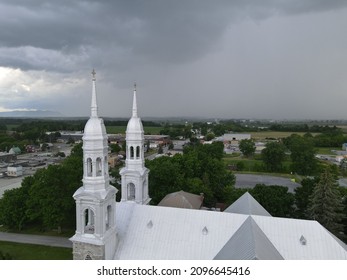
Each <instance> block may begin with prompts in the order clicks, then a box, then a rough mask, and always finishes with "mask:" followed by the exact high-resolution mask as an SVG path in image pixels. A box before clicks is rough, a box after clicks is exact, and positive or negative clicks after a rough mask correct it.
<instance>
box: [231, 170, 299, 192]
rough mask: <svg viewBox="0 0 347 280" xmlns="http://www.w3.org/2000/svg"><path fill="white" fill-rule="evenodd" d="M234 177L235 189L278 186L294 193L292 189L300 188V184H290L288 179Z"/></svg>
mask: <svg viewBox="0 0 347 280" xmlns="http://www.w3.org/2000/svg"><path fill="white" fill-rule="evenodd" d="M235 176H236V183H235V187H236V188H253V187H255V185H256V184H265V185H279V186H285V187H288V191H289V192H291V193H294V189H295V188H296V187H299V186H300V184H298V183H295V182H292V181H291V180H290V179H289V178H283V177H276V176H268V175H254V174H235Z"/></svg>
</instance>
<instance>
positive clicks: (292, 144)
mask: <svg viewBox="0 0 347 280" xmlns="http://www.w3.org/2000/svg"><path fill="white" fill-rule="evenodd" d="M284 143H285V145H286V146H287V148H288V149H289V150H290V152H291V154H290V157H291V159H292V165H291V168H292V170H293V171H294V172H297V173H298V174H301V175H314V174H316V172H317V160H316V158H315V153H316V150H315V148H314V145H313V141H312V139H311V138H309V137H301V136H299V135H297V134H292V135H291V136H289V137H287V138H286V139H285V141H284Z"/></svg>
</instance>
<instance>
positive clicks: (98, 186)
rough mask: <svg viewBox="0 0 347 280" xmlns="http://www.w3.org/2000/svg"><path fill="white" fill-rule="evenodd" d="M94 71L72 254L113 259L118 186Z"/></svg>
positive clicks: (78, 258) (98, 258)
mask: <svg viewBox="0 0 347 280" xmlns="http://www.w3.org/2000/svg"><path fill="white" fill-rule="evenodd" d="M95 82H96V78H95V71H94V70H93V72H92V84H93V88H92V102H91V115H90V118H89V120H88V122H87V124H86V125H85V128H84V134H83V138H82V139H83V186H82V187H80V188H79V189H78V190H77V191H76V192H75V194H74V195H73V197H74V199H75V201H76V232H75V235H74V236H73V237H72V238H71V239H70V240H71V241H72V242H73V258H74V259H75V260H84V259H95V260H104V259H113V256H114V253H115V251H116V246H117V233H116V201H115V195H116V193H117V189H116V188H115V187H113V186H111V185H110V184H109V174H108V161H107V157H108V144H107V134H106V129H105V125H104V122H103V120H102V119H101V118H99V117H98V107H97V96H96V85H95Z"/></svg>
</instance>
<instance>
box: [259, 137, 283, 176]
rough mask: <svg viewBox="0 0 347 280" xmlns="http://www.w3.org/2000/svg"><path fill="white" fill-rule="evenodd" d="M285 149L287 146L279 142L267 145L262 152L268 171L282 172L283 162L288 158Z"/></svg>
mask: <svg viewBox="0 0 347 280" xmlns="http://www.w3.org/2000/svg"><path fill="white" fill-rule="evenodd" d="M285 149H286V148H285V146H284V145H283V144H281V143H278V142H268V143H267V144H266V145H265V149H263V150H262V151H261V156H262V159H263V162H264V164H265V167H266V169H267V170H268V171H270V172H276V171H281V170H282V168H283V166H282V162H283V160H284V159H285V156H286V154H285Z"/></svg>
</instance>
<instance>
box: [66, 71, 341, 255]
mask: <svg viewBox="0 0 347 280" xmlns="http://www.w3.org/2000/svg"><path fill="white" fill-rule="evenodd" d="M107 157H108V143H107V134H106V129H105V125H104V122H103V119H102V118H100V117H99V116H98V106H97V92H96V78H95V71H94V70H93V73H92V97H91V113H90V118H89V120H88V121H87V123H86V125H85V129H84V135H83V180H82V181H83V186H82V187H80V188H79V189H78V190H77V191H76V192H75V194H74V195H73V197H74V199H75V201H76V231H75V235H74V236H73V237H72V238H71V239H70V240H71V241H72V243H73V258H74V259H75V260H88V259H89V260H111V259H116V260H117V259H118V260H170V259H171V260H213V259H216V260H227V259H230V260H231V259H233V260H256V259H259V260H283V259H288V260H319V259H321V260H336V259H341V260H342V259H347V247H346V245H345V244H344V243H343V242H342V241H340V240H339V239H338V238H337V237H335V236H334V235H333V234H332V233H330V232H329V231H328V230H327V229H325V228H324V227H323V226H322V225H320V224H319V223H318V222H317V221H311V220H299V219H290V218H277V217H272V216H271V215H270V214H269V213H268V212H267V211H266V210H265V209H264V208H263V207H262V206H261V205H260V204H259V203H258V202H257V201H256V200H255V199H254V198H253V197H252V196H251V195H250V194H249V193H245V194H244V195H243V196H241V197H240V198H239V199H238V200H237V201H235V202H234V203H233V204H232V205H230V206H229V207H228V208H227V209H226V210H225V211H224V212H214V211H206V210H196V209H182V208H172V207H161V206H150V205H148V204H149V202H150V197H149V195H148V187H149V186H148V174H149V172H150V170H148V169H147V168H146V167H145V159H144V130H143V126H142V122H141V119H140V117H139V116H138V111H137V100H136V85H135V88H134V93H133V105H132V116H131V118H130V120H129V122H128V126H127V129H126V161H125V167H123V168H122V169H121V171H120V175H121V189H122V192H121V194H122V195H121V201H120V202H116V200H115V196H116V193H117V189H116V188H115V187H113V186H111V185H110V184H109V179H110V178H109V173H108V172H109V171H108V161H107Z"/></svg>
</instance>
